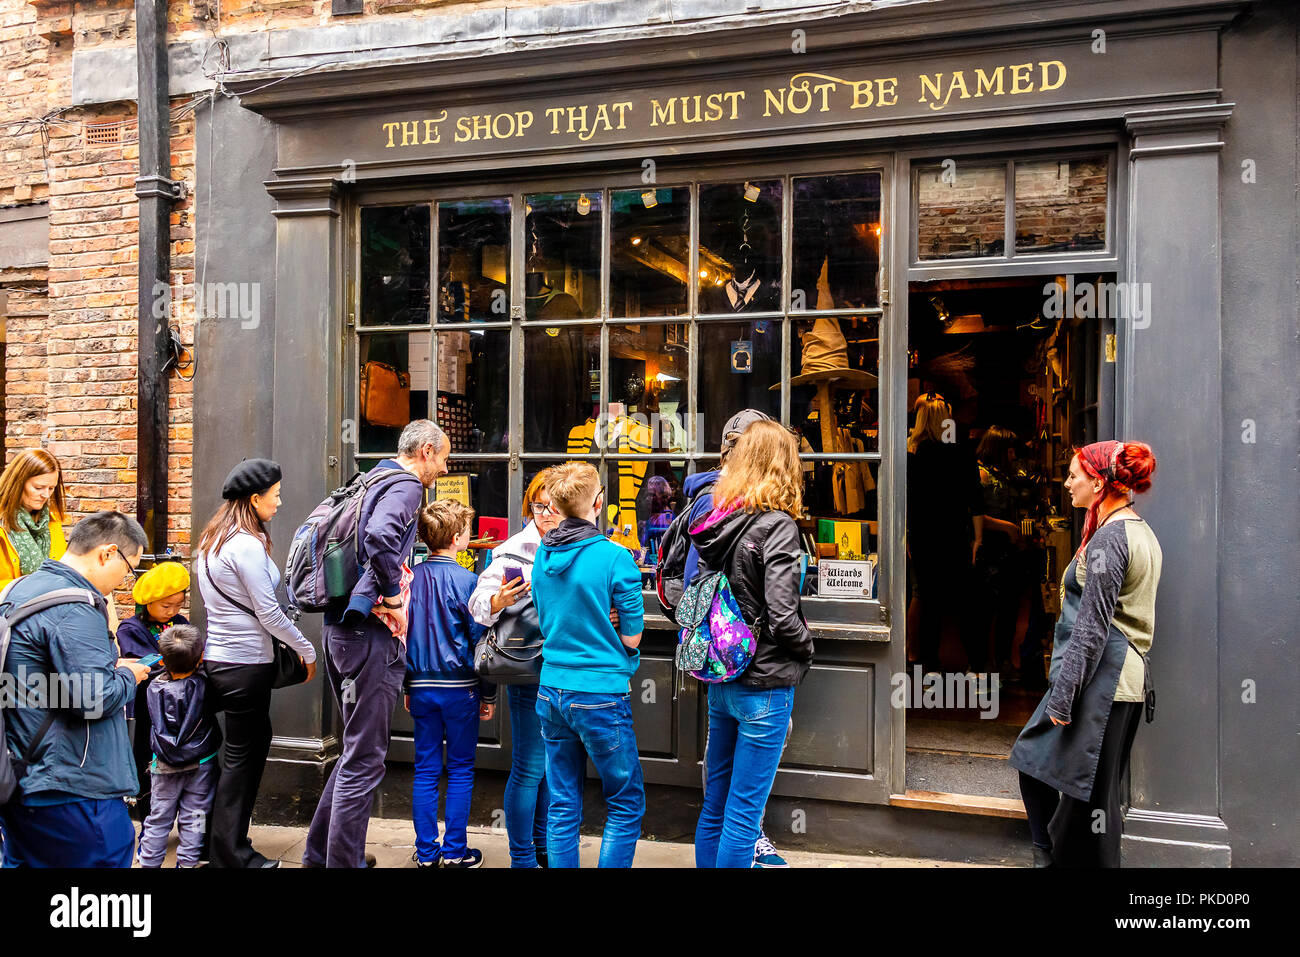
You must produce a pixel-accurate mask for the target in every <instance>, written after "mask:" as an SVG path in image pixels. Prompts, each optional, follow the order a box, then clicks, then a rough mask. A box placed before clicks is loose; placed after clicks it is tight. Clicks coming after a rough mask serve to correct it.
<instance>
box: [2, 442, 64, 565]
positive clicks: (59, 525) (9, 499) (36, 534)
mask: <svg viewBox="0 0 1300 957" xmlns="http://www.w3.org/2000/svg"><path fill="white" fill-rule="evenodd" d="M64 516H65V512H64V498H63V470H62V469H61V468H60V466H59V460H58V459H56V458H55V457H54V456H53V455H51V454H50V453H49V452H47V451H45V450H44V449H27V450H26V451H24V452H20V453H19V454H18V455H16V456H15V457H14V459H13V461H11V462H10V463H9V464H8V465H7V466H6V467H5V470H4V473H3V474H2V475H0V588H4V587H5V586H7V585H8V584H9V583H10V582H11V581H13V580H14V579H15V578H17V577H18V576H19V575H27V574H30V573H31V572H34V571H36V569H37V568H38V567H40V564H41V562H43V561H45V559H47V558H55V559H57V558H61V557H63V552H64V550H65V549H66V548H67V543H66V542H65V541H64V537H63V522H64Z"/></svg>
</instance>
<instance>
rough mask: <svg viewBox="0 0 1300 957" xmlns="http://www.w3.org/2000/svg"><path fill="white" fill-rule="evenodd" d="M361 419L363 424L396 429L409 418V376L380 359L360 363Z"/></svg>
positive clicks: (409, 419)
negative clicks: (378, 360)
mask: <svg viewBox="0 0 1300 957" xmlns="http://www.w3.org/2000/svg"><path fill="white" fill-rule="evenodd" d="M361 418H362V420H364V421H365V423H366V424H367V425H378V426H383V427H385V428H392V429H400V428H402V427H403V426H405V425H406V424H407V423H408V422H410V421H411V377H410V375H409V374H407V373H405V372H399V371H398V370H396V369H394V368H393V367H392V366H390V365H387V364H385V363H383V362H373V361H372V362H366V363H365V364H363V365H362V366H361Z"/></svg>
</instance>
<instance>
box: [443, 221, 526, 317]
mask: <svg viewBox="0 0 1300 957" xmlns="http://www.w3.org/2000/svg"><path fill="white" fill-rule="evenodd" d="M509 318H510V200H508V199H505V198H499V199H471V200H461V201H458V202H454V203H439V204H438V321H439V322H487V321H502V320H506V319H509Z"/></svg>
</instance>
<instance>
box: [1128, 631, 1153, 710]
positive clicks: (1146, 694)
mask: <svg viewBox="0 0 1300 957" xmlns="http://www.w3.org/2000/svg"><path fill="white" fill-rule="evenodd" d="M1128 646H1129V647H1130V648H1132V649H1133V650H1134V651H1135V652H1137V656H1138V657H1139V658H1141V659H1142V709H1143V710H1144V711H1145V712H1146V719H1147V724H1150V723H1151V722H1152V721H1154V720H1155V719H1156V685H1155V682H1154V681H1153V680H1152V679H1151V662H1149V661H1147V656H1146V655H1144V654H1142V652H1140V651H1138V650H1137V645H1135V644H1133V642H1131V641H1130V642H1129V643H1128Z"/></svg>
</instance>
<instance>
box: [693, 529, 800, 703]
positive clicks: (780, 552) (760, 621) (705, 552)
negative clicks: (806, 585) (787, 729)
mask: <svg viewBox="0 0 1300 957" xmlns="http://www.w3.org/2000/svg"><path fill="white" fill-rule="evenodd" d="M707 521H708V519H705V522H707ZM691 540H692V541H693V542H694V543H695V547H696V549H697V550H698V551H699V553H700V571H701V573H702V574H703V573H706V572H710V571H714V570H716V569H718V567H719V565H720V564H721V562H722V561H723V560H724V559H726V558H727V555H728V553H730V556H731V557H730V562H729V564H728V567H727V568H726V569H725V571H726V573H727V579H728V580H729V581H730V582H731V590H732V592H733V593H734V594H735V596H736V601H737V602H738V603H739V604H740V610H741V612H742V613H743V614H744V616H745V621H746V623H747V624H749V625H750V627H751V628H753V627H754V626H755V625H756V624H757V625H758V628H757V629H756V631H757V634H758V645H757V647H756V649H755V651H754V660H753V661H751V662H750V663H749V667H748V668H746V669H745V670H744V671H742V672H741V673H740V677H739V678H738V679H737V680H738V681H739V682H740V683H741V684H743V685H747V686H749V687H751V688H786V687H790V686H792V685H797V684H798V683H799V682H800V681H802V680H803V677H804V675H806V674H807V673H808V668H809V666H810V665H811V664H812V657H813V640H812V632H811V631H810V630H809V629H808V622H807V620H806V619H805V618H804V616H803V610H802V609H801V608H800V605H799V556H800V554H801V552H802V549H801V548H800V545H799V527H798V525H796V524H795V521H794V519H793V518H791V517H790V516H789V515H787V514H786V513H784V512H760V513H758V515H757V516H755V515H754V514H753V513H745V512H733V513H732V514H730V515H728V516H727V517H726V518H723V519H721V520H719V521H717V522H715V523H713V524H710V525H699V526H696V529H695V530H694V531H692V532H691ZM733 546H735V547H734V550H733Z"/></svg>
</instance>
